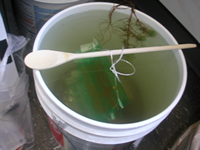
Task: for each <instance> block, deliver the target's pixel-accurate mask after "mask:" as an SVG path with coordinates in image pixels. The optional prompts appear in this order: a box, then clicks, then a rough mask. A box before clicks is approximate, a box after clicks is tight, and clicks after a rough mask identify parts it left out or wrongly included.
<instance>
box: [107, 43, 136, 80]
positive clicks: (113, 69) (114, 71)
mask: <svg viewBox="0 0 200 150" xmlns="http://www.w3.org/2000/svg"><path fill="white" fill-rule="evenodd" d="M123 51H124V47H123V48H122V52H121V55H120V57H119V59H117V60H115V61H114V62H113V55H112V51H110V57H111V64H112V65H111V67H110V70H111V71H112V72H113V73H114V75H115V76H116V78H117V79H118V81H119V82H121V81H120V78H119V76H118V75H122V76H131V75H133V74H134V73H135V72H136V69H135V67H134V65H133V64H131V63H130V62H129V61H127V60H124V59H122V57H123ZM119 61H123V62H125V63H127V64H129V65H130V66H131V67H132V68H133V72H132V73H121V72H118V71H117V70H116V68H115V65H116V64H117V63H118V62H119Z"/></svg>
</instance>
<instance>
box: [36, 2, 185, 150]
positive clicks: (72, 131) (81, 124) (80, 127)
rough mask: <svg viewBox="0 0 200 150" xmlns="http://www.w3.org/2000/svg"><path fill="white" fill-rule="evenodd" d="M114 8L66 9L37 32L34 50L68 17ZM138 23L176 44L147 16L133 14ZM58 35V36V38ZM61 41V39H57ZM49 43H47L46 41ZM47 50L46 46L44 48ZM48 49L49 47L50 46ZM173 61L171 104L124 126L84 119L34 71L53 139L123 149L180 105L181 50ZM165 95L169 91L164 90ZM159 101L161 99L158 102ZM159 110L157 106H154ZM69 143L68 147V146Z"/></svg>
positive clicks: (81, 149) (94, 148)
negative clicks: (175, 69)
mask: <svg viewBox="0 0 200 150" xmlns="http://www.w3.org/2000/svg"><path fill="white" fill-rule="evenodd" d="M112 7H113V4H111V3H101V2H100V3H87V4H80V5H77V6H73V7H70V8H67V9H65V10H63V11H61V12H59V13H58V14H56V15H55V16H54V17H52V18H51V19H50V20H49V21H48V22H47V23H46V24H45V25H44V26H43V27H42V29H41V30H40V32H39V33H38V35H37V37H36V40H35V43H34V47H33V51H37V50H39V49H41V45H42V44H44V42H43V40H44V39H45V38H47V41H49V43H50V42H52V41H53V40H55V38H58V37H59V36H62V35H61V34H60V33H61V32H62V29H58V30H61V32H58V34H59V35H56V34H54V37H46V34H47V33H48V31H50V30H52V28H53V27H54V26H55V25H56V24H59V23H60V24H62V23H63V22H62V21H63V20H65V22H67V17H68V16H70V15H73V14H76V13H84V12H88V11H90V10H110V9H111V8H112ZM121 11H122V13H125V14H129V11H126V10H121ZM136 14H137V16H138V18H139V19H140V21H142V22H145V23H147V24H148V25H150V26H151V27H153V28H154V29H156V31H157V32H159V33H160V34H161V36H162V37H163V38H164V39H165V40H166V41H167V43H168V44H170V45H174V44H177V42H176V40H175V39H174V38H173V36H172V35H171V34H170V33H169V32H168V31H167V30H166V29H165V28H164V27H163V26H162V25H161V24H160V23H158V22H157V21H155V20H154V19H152V18H151V17H149V16H148V15H146V14H144V13H142V12H140V11H136ZM57 36H58V37H57ZM59 38H61V39H62V37H59ZM47 43H48V42H47ZM46 47H48V45H46ZM49 49H51V47H49ZM173 54H174V56H175V58H176V62H175V64H174V65H177V66H178V72H179V73H178V76H179V77H178V83H177V89H176V90H175V91H174V93H175V96H174V99H171V100H169V101H170V104H169V105H168V106H167V107H166V108H165V109H163V110H161V111H160V112H159V113H157V114H156V115H154V116H152V117H149V118H147V119H144V120H142V121H138V122H134V123H127V124H111V123H104V122H99V121H95V120H92V119H89V118H87V117H84V116H82V115H80V114H78V113H76V112H75V111H73V110H71V109H69V108H68V107H67V106H65V105H64V104H63V103H62V102H60V101H59V100H58V99H57V98H56V97H55V96H54V95H53V94H52V92H51V91H50V90H49V88H48V87H47V85H46V84H45V82H44V80H43V78H42V75H41V72H40V71H38V70H34V71H33V74H34V81H35V88H36V92H37V96H38V99H39V101H40V103H41V105H42V107H43V109H44V110H45V112H46V113H47V115H48V116H49V124H50V127H51V130H52V133H53V134H54V136H55V138H56V139H57V140H58V141H59V142H60V144H61V145H62V146H63V147H64V148H65V149H70V148H69V145H71V146H70V147H71V148H73V147H75V149H77V150H86V149H88V150H102V149H103V150H111V149H113V150H120V149H123V148H124V147H126V146H127V145H128V144H129V143H130V142H132V141H134V140H137V139H140V138H141V137H143V136H145V135H147V134H148V133H150V132H151V131H152V130H154V129H155V128H156V127H157V126H158V125H159V124H160V123H161V122H162V121H163V120H164V119H165V118H166V117H167V116H168V114H169V113H170V112H171V111H172V109H173V108H174V107H175V106H176V104H177V103H178V102H179V100H180V98H181V96H182V94H183V91H184V88H185V85H186V78H187V72H186V63H185V59H184V56H183V54H182V51H181V50H175V51H173ZM165 92H168V91H165ZM160 101H161V102H162V99H161V100H160ZM154 107H159V106H154ZM69 143H71V144H69Z"/></svg>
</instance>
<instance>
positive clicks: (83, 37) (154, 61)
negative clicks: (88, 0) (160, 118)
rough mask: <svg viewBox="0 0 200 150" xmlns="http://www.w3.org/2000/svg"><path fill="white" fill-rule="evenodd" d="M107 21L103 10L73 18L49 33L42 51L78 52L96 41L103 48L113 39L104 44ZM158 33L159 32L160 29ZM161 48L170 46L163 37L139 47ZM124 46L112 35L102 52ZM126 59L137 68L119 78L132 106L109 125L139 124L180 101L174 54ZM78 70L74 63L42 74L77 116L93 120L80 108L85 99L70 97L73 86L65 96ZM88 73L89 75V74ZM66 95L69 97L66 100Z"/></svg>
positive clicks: (120, 68) (127, 68)
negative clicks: (130, 74) (175, 101)
mask: <svg viewBox="0 0 200 150" xmlns="http://www.w3.org/2000/svg"><path fill="white" fill-rule="evenodd" d="M126 16H127V15H124V14H120V13H116V16H115V17H114V19H116V20H117V19H119V18H121V17H122V18H123V17H126ZM107 18H108V12H105V11H99V10H98V11H92V12H91V11H90V12H86V13H81V14H75V15H72V16H69V17H67V18H65V19H63V20H62V21H61V23H59V24H57V25H55V26H54V27H53V28H52V29H51V30H50V31H48V33H47V34H46V36H45V38H44V39H43V41H42V44H41V47H40V49H56V50H59V51H66V52H77V51H78V50H80V46H81V45H83V44H87V43H91V42H92V41H93V40H92V39H93V37H96V38H97V39H98V40H99V42H100V44H103V43H105V41H106V40H107V39H109V38H110V37H109V36H110V35H109V34H107V33H105V34H104V37H103V40H102V35H101V34H102V33H101V31H100V29H99V24H100V23H102V22H104V21H105V19H107ZM154 30H155V31H156V29H154ZM132 42H134V40H133V41H132ZM159 45H168V44H167V42H166V41H165V39H164V38H162V37H161V35H160V34H159V33H157V34H156V36H155V37H148V38H146V40H145V41H143V42H138V43H137V47H143V46H159ZM122 46H124V43H123V39H122V36H120V35H118V34H115V33H112V38H111V40H109V41H108V42H107V43H106V44H104V45H102V48H103V49H120V48H122ZM116 58H118V57H115V59H116ZM123 58H124V59H126V60H128V61H129V62H131V63H132V64H133V65H134V66H135V68H136V73H135V74H134V75H132V76H121V75H120V76H119V77H120V80H121V85H122V87H123V89H124V91H125V93H126V95H127V97H128V99H129V104H128V105H126V106H125V107H124V108H123V109H122V110H121V114H122V117H119V118H117V119H113V120H110V121H107V122H111V123H133V122H138V121H142V120H145V119H148V118H150V117H153V116H155V115H157V114H158V113H160V112H161V111H163V110H164V109H166V108H167V107H168V106H169V105H170V104H171V102H172V101H173V100H174V98H175V97H176V95H177V93H178V85H179V82H180V81H179V80H180V79H179V68H178V64H177V60H176V57H175V55H174V53H173V51H165V52H151V53H142V54H134V55H133V54H132V55H125V56H124V57H123ZM108 60H109V61H110V57H108ZM77 67H78V66H77V62H76V61H71V62H69V63H66V64H63V65H61V66H59V67H56V68H53V69H49V70H43V71H41V74H42V76H43V79H44V81H45V83H46V84H47V86H48V87H49V89H50V90H51V92H52V93H53V94H54V95H55V96H56V97H57V98H58V99H59V100H60V101H61V102H63V103H64V104H65V105H66V106H67V107H69V108H70V109H72V110H74V111H75V112H78V113H80V114H81V115H84V116H86V117H89V116H87V113H84V112H82V110H80V107H78V106H77V105H79V103H80V101H81V97H82V95H79V97H80V99H73V97H70V95H72V94H70V86H69V87H68V88H67V90H65V92H64V93H63V89H66V87H65V86H67V84H70V82H73V79H75V76H76V75H77ZM116 67H117V70H118V71H120V72H123V73H129V72H131V69H132V68H130V66H129V65H127V64H125V63H123V62H121V63H119V64H118V65H117V66H116ZM93 71H94V72H96V73H97V75H98V72H110V70H109V68H108V69H107V70H106V69H105V70H95V69H94V70H93ZM84 73H85V74H88V73H89V72H84ZM63 80H65V82H63ZM81 82H82V83H84V84H86V81H80V84H81ZM58 83H59V85H58ZM66 83H67V84H66ZM63 86H64V87H63ZM97 86H98V85H97ZM111 88H113V87H111ZM59 89H60V92H59ZM91 92H92V91H91ZM63 94H65V95H66V96H63ZM78 94H80V93H78ZM116 103H117V101H116Z"/></svg>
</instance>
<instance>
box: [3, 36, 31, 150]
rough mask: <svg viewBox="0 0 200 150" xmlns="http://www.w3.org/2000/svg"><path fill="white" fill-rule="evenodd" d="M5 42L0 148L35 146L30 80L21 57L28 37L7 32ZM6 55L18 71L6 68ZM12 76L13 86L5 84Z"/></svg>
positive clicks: (11, 149) (6, 149)
mask: <svg viewBox="0 0 200 150" xmlns="http://www.w3.org/2000/svg"><path fill="white" fill-rule="evenodd" d="M7 41H8V48H7V50H6V52H5V54H4V57H3V59H2V61H1V62H0V85H1V86H0V149H3V150H15V149H22V148H23V149H30V148H31V147H33V145H34V134H33V126H32V120H31V112H30V105H29V98H28V95H27V94H28V86H29V82H28V81H29V80H28V76H27V74H26V73H25V65H24V63H23V57H22V55H23V51H24V49H25V48H24V47H25V45H26V44H27V40H26V39H25V38H24V37H23V36H15V35H12V34H8V40H7ZM9 56H12V59H13V60H12V61H13V62H15V64H16V68H17V69H16V70H17V74H10V73H9V71H8V69H9V68H8V67H9V64H7V62H8V58H9ZM12 71H13V70H12V69H11V72H12ZM11 78H16V80H15V82H14V83H13V84H12V85H10V83H9V84H8V82H9V81H10V80H11Z"/></svg>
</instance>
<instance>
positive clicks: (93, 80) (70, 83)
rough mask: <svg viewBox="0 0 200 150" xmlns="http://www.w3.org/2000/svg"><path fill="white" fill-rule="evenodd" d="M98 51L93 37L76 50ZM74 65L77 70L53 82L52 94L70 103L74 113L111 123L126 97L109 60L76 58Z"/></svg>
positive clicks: (117, 114)
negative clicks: (74, 110)
mask: <svg viewBox="0 0 200 150" xmlns="http://www.w3.org/2000/svg"><path fill="white" fill-rule="evenodd" d="M101 50H102V48H101V46H100V44H99V43H98V41H97V39H96V38H94V42H93V43H91V44H85V45H82V46H81V50H79V51H78V52H79V53H82V52H94V51H101ZM76 65H77V70H73V71H71V72H70V75H68V76H66V77H65V78H64V79H61V80H60V82H58V83H57V85H56V86H55V88H56V89H55V91H56V92H55V95H56V96H58V98H59V99H61V100H62V101H63V102H64V103H67V105H69V106H70V104H71V105H72V103H73V105H74V107H75V108H76V111H77V112H78V113H80V114H83V115H85V116H87V117H89V118H91V119H94V120H98V121H103V122H111V121H114V120H116V119H118V118H121V117H122V116H123V113H122V111H123V108H124V107H125V106H126V105H128V103H129V99H128V97H127V95H126V93H125V91H124V89H123V87H122V85H121V83H120V82H119V81H118V80H117V78H116V76H115V74H113V73H112V72H111V71H110V70H109V68H110V66H111V63H110V61H109V60H108V58H107V57H97V58H87V59H79V60H76ZM58 87H59V88H58ZM57 93H60V95H58V94H57ZM68 101H69V102H68Z"/></svg>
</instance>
